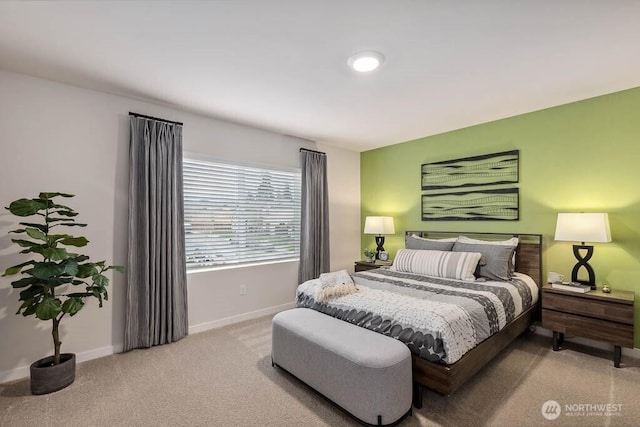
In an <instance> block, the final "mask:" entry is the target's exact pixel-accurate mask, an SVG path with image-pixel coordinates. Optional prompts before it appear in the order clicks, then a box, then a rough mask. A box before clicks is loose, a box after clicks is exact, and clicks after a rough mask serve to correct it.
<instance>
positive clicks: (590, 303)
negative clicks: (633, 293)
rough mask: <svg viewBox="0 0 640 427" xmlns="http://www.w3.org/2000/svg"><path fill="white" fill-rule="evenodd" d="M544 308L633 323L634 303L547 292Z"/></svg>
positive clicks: (543, 300)
mask: <svg viewBox="0 0 640 427" xmlns="http://www.w3.org/2000/svg"><path fill="white" fill-rule="evenodd" d="M542 308H546V309H550V310H556V311H563V312H565V313H571V314H579V315H582V316H587V317H593V318H597V319H604V320H609V321H612V322H619V323H626V324H628V325H633V304H621V303H617V302H611V301H602V300H597V299H588V298H585V297H580V296H575V295H565V294H559V293H552V292H546V293H545V295H544V298H543V299H542Z"/></svg>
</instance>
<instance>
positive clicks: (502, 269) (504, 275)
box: [453, 242, 516, 280]
mask: <svg viewBox="0 0 640 427" xmlns="http://www.w3.org/2000/svg"><path fill="white" fill-rule="evenodd" d="M515 250H516V248H515V246H505V245H491V244H487V245H477V244H470V243H460V242H456V243H455V245H453V252H480V253H481V254H482V258H480V263H478V266H479V267H480V269H479V272H478V274H479V275H480V276H481V277H486V278H487V279H493V280H511V278H512V274H511V268H510V267H509V266H510V264H511V259H512V257H513V252H514V251H515Z"/></svg>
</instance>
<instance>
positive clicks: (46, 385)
mask: <svg viewBox="0 0 640 427" xmlns="http://www.w3.org/2000/svg"><path fill="white" fill-rule="evenodd" d="M29 369H30V370H31V393H32V394H47V393H53V392H54V391H58V390H61V389H63V388H65V387H66V386H68V385H69V384H71V383H73V381H74V380H75V379H76V355H75V354H73V353H62V354H61V355H60V363H59V364H57V365H53V356H49V357H45V358H44V359H40V360H38V361H36V362H33V363H32V364H31V367H30V368H29Z"/></svg>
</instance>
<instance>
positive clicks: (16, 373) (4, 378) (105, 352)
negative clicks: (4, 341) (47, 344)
mask: <svg viewBox="0 0 640 427" xmlns="http://www.w3.org/2000/svg"><path fill="white" fill-rule="evenodd" d="M122 348H123V346H122V344H116V345H110V346H106V347H100V348H95V349H93V350H88V351H83V352H80V353H76V363H80V362H86V361H87V360H92V359H97V358H99V357H104V356H110V355H112V354H114V353H122ZM43 357H44V356H43ZM34 362H35V360H34ZM29 375H30V373H29V365H27V366H20V367H18V368H14V369H9V370H8V371H2V372H0V384H2V383H6V382H9V381H14V380H19V379H22V378H26V377H28V376H29Z"/></svg>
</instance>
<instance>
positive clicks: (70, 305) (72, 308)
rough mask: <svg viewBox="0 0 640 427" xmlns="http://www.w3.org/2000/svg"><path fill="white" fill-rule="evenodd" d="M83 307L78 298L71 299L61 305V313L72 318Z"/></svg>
mask: <svg viewBox="0 0 640 427" xmlns="http://www.w3.org/2000/svg"><path fill="white" fill-rule="evenodd" d="M82 306H84V302H82V300H81V299H80V298H78V297H71V298H69V299H68V300H66V301H65V302H64V303H63V304H62V311H63V312H65V313H68V314H70V315H71V316H73V315H74V314H76V313H77V312H78V311H80V309H81V308H82Z"/></svg>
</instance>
